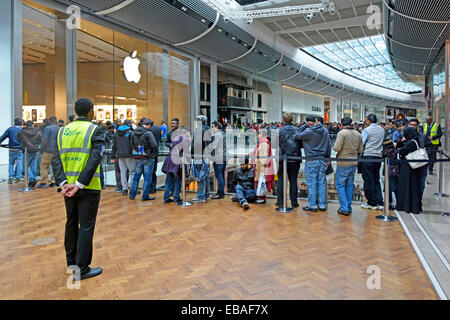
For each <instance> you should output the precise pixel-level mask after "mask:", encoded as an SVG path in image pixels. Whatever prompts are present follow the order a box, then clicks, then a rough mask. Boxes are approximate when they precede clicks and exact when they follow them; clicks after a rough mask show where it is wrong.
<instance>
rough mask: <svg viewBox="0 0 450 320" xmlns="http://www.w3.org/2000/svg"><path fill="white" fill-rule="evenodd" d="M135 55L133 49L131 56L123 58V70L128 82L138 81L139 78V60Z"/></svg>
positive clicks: (135, 52)
mask: <svg viewBox="0 0 450 320" xmlns="http://www.w3.org/2000/svg"><path fill="white" fill-rule="evenodd" d="M136 55H137V51H136V50H135V51H133V53H132V54H131V56H128V57H126V58H125V59H124V60H123V72H124V73H125V78H126V79H127V81H128V82H134V83H138V82H139V80H141V74H140V73H139V64H140V63H141V61H139V59H138V58H136Z"/></svg>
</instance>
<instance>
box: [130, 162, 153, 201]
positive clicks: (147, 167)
mask: <svg viewBox="0 0 450 320" xmlns="http://www.w3.org/2000/svg"><path fill="white" fill-rule="evenodd" d="M154 164H155V159H137V160H136V168H135V169H134V176H133V181H132V182H131V189H130V199H134V198H135V197H136V193H137V189H138V185H139V180H141V176H142V174H144V187H143V190H142V199H143V200H145V199H147V198H148V195H149V193H150V186H151V184H152V175H153V167H154Z"/></svg>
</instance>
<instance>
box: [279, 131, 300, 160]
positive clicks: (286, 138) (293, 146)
mask: <svg viewBox="0 0 450 320" xmlns="http://www.w3.org/2000/svg"><path fill="white" fill-rule="evenodd" d="M281 138H282V139H283V141H282V144H281V145H282V146H283V148H282V150H281V151H282V152H283V154H286V155H288V156H298V141H297V140H295V134H290V135H283V136H281Z"/></svg>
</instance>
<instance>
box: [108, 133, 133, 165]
mask: <svg viewBox="0 0 450 320" xmlns="http://www.w3.org/2000/svg"><path fill="white" fill-rule="evenodd" d="M132 135H133V130H132V129H131V127H129V126H120V127H119V128H117V131H116V133H115V135H114V139H113V146H112V150H111V153H112V156H113V157H116V156H117V157H118V158H131V157H133V154H132V149H131V137H132Z"/></svg>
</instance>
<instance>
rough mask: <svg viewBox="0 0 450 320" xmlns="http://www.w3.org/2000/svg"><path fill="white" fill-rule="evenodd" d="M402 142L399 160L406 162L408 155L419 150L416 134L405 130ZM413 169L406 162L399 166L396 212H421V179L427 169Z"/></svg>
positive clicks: (411, 130)
mask: <svg viewBox="0 0 450 320" xmlns="http://www.w3.org/2000/svg"><path fill="white" fill-rule="evenodd" d="M402 142H403V147H402V148H400V149H399V150H398V153H399V155H400V160H406V159H407V157H408V155H410V154H412V153H414V152H416V151H417V150H419V149H420V147H419V142H418V136H417V132H416V130H414V129H413V128H406V129H405V130H404V131H403V140H402ZM424 160H426V159H424ZM417 163H419V162H417ZM423 163H424V162H423ZM425 164H426V163H425ZM413 167H415V166H414V164H410V163H407V162H404V163H401V164H400V173H399V178H398V192H397V194H398V199H397V200H398V201H397V210H398V211H404V212H406V213H414V214H420V212H421V211H422V193H421V179H422V176H423V170H426V168H427V167H426V165H425V166H421V167H418V168H416V169H413Z"/></svg>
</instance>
